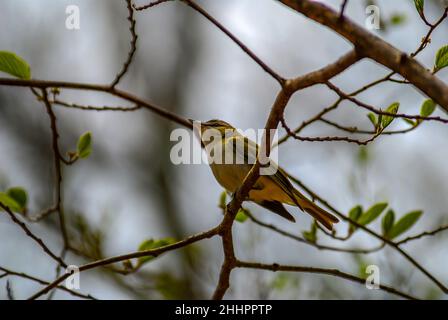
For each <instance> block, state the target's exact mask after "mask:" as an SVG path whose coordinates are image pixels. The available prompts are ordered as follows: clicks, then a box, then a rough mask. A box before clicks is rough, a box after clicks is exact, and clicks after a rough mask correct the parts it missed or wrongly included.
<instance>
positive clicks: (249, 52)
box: [182, 0, 285, 86]
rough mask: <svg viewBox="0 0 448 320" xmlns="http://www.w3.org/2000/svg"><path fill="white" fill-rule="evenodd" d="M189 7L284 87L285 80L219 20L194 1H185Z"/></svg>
mask: <svg viewBox="0 0 448 320" xmlns="http://www.w3.org/2000/svg"><path fill="white" fill-rule="evenodd" d="M182 2H184V3H186V4H187V5H188V6H190V7H191V8H193V9H194V10H196V11H197V12H199V13H200V14H201V15H202V16H204V17H205V18H206V19H207V20H208V21H210V22H211V23H212V24H214V25H215V26H216V27H217V28H218V29H219V30H221V31H222V32H223V33H224V34H226V35H227V36H228V37H229V38H230V39H232V41H233V42H235V43H236V44H237V45H238V46H239V47H240V48H241V49H242V50H243V51H244V52H245V53H246V54H247V55H248V56H249V57H251V58H252V60H254V61H255V63H257V64H258V65H259V66H260V67H261V68H262V69H263V70H264V71H266V72H267V73H268V74H270V75H271V76H272V77H273V78H274V79H275V80H277V82H278V83H280V85H281V86H283V85H284V83H285V79H284V78H283V77H282V76H280V75H279V74H278V73H277V72H275V71H274V70H273V69H272V68H271V67H269V66H268V65H267V64H266V63H265V62H263V60H261V59H260V58H259V57H258V56H257V55H256V54H255V53H254V52H253V51H252V50H250V49H249V48H248V47H247V46H246V45H245V44H244V43H243V42H242V41H241V40H239V39H238V38H237V37H236V36H235V35H234V34H233V33H231V32H230V31H229V30H228V29H227V28H226V27H224V26H223V25H222V24H221V23H220V22H219V21H218V20H216V19H215V18H214V17H212V16H211V15H210V14H209V13H208V12H207V11H205V9H203V8H202V7H201V6H199V5H198V4H197V3H196V2H194V1H193V0H183V1H182Z"/></svg>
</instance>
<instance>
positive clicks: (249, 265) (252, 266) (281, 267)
mask: <svg viewBox="0 0 448 320" xmlns="http://www.w3.org/2000/svg"><path fill="white" fill-rule="evenodd" d="M236 265H237V267H238V268H249V269H260V270H269V271H274V272H276V271H286V272H304V273H317V274H326V275H330V276H334V277H338V278H342V279H345V280H349V281H353V282H356V283H360V284H362V285H365V284H366V279H363V278H359V277H357V276H354V275H352V274H349V273H345V272H342V271H339V270H337V269H325V268H315V267H305V266H286V265H280V264H277V263H274V264H264V263H257V262H246V261H237V263H236ZM379 288H380V289H381V290H383V291H386V292H389V293H391V294H394V295H397V296H400V297H402V298H405V299H410V300H418V299H417V298H415V297H413V296H411V295H409V294H407V293H404V292H401V291H399V290H397V289H395V288H393V287H391V286H386V285H382V284H380V285H379Z"/></svg>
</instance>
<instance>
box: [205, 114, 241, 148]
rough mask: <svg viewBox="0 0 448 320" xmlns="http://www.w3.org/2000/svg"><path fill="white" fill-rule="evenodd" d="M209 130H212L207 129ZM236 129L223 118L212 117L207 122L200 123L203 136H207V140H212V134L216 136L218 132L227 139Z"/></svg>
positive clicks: (222, 137)
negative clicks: (210, 138)
mask: <svg viewBox="0 0 448 320" xmlns="http://www.w3.org/2000/svg"><path fill="white" fill-rule="evenodd" d="M198 129H199V128H198ZM207 130H210V131H207ZM235 130H236V129H235V128H234V127H233V126H232V125H230V124H229V123H227V122H225V121H223V120H218V119H212V120H208V121H206V122H201V123H200V133H201V136H203V137H205V138H206V140H207V141H211V140H209V137H210V136H216V135H217V134H218V135H220V137H221V139H225V138H226V137H228V136H229V135H232V134H234V133H235ZM206 131H207V133H205V132H206ZM203 142H205V141H203ZM206 144H207V143H206Z"/></svg>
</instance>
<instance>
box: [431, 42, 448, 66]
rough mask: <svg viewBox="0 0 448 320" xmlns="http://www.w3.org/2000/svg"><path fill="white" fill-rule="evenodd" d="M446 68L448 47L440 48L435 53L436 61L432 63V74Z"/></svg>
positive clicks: (447, 64)
mask: <svg viewBox="0 0 448 320" xmlns="http://www.w3.org/2000/svg"><path fill="white" fill-rule="evenodd" d="M446 66H448V45H446V46H443V47H441V48H440V49H439V50H438V51H437V53H436V61H435V63H434V72H436V71H439V70H440V69H443V68H445V67H446Z"/></svg>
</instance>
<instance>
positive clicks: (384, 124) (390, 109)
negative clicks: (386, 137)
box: [381, 102, 400, 129]
mask: <svg viewBox="0 0 448 320" xmlns="http://www.w3.org/2000/svg"><path fill="white" fill-rule="evenodd" d="M399 107H400V103H399V102H394V103H392V104H391V105H390V106H389V107H387V109H386V112H388V113H392V114H397V112H398V108H399ZM393 120H394V117H392V116H386V115H384V116H383V119H382V120H381V126H382V128H383V129H385V128H386V127H387V126H388V125H390V123H391V122H392V121H393Z"/></svg>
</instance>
